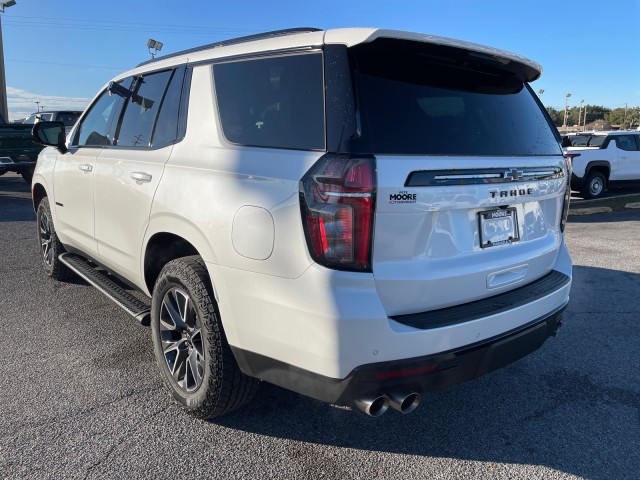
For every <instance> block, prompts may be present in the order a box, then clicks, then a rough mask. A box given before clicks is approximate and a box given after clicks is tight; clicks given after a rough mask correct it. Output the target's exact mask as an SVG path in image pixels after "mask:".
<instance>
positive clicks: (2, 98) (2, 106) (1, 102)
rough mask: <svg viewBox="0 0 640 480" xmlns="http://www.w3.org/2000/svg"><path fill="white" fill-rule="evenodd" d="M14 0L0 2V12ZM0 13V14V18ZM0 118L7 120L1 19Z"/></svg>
mask: <svg viewBox="0 0 640 480" xmlns="http://www.w3.org/2000/svg"><path fill="white" fill-rule="evenodd" d="M15 4H16V0H4V1H1V2H0V13H4V9H5V8H9V7H13V6H14V5H15ZM1 17H2V15H0V18H1ZM0 120H2V123H7V122H8V121H9V108H8V107H7V81H6V80H5V75H4V47H3V45H2V21H1V20H0Z"/></svg>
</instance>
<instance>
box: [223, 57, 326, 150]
mask: <svg viewBox="0 0 640 480" xmlns="http://www.w3.org/2000/svg"><path fill="white" fill-rule="evenodd" d="M213 75H214V81H215V87H216V97H217V99H218V107H219V110H220V119H221V122H222V130H223V132H224V136H225V137H226V139H227V140H229V141H230V142H232V143H236V144H240V145H250V146H259V147H274V148H289V149H297V150H324V148H325V133H324V125H325V121H324V95H323V88H324V87H323V86H324V82H323V70H322V54H320V53H317V54H305V55H290V56H285V57H277V58H268V59H256V60H243V61H236V62H229V63H220V64H216V65H214V67H213Z"/></svg>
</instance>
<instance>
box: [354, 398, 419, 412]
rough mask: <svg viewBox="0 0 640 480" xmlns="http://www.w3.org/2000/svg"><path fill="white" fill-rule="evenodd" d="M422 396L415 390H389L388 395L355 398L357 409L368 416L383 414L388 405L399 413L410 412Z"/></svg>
mask: <svg viewBox="0 0 640 480" xmlns="http://www.w3.org/2000/svg"><path fill="white" fill-rule="evenodd" d="M421 400H422V397H421V396H420V394H419V393H417V392H391V393H390V394H388V395H378V396H370V397H363V398H359V399H357V400H356V402H355V404H356V407H358V409H359V410H361V411H362V412H364V413H366V414H367V415H369V416H370V417H379V416H381V415H383V414H384V413H385V412H386V411H387V410H388V409H389V407H391V408H393V409H394V410H397V411H398V412H400V413H411V412H413V411H414V410H415V409H416V408H418V405H420V401H421Z"/></svg>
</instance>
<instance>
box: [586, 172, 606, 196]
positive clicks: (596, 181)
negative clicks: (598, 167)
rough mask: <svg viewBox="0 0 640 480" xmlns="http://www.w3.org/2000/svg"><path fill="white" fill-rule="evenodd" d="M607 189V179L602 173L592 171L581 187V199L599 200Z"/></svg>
mask: <svg viewBox="0 0 640 480" xmlns="http://www.w3.org/2000/svg"><path fill="white" fill-rule="evenodd" d="M606 189H607V179H606V177H605V176H604V174H603V173H602V172H598V171H594V172H590V173H589V175H587V179H586V180H585V182H584V184H583V186H582V190H581V193H582V197H583V198H584V199H592V198H600V197H602V196H603V195H604V192H605V190H606Z"/></svg>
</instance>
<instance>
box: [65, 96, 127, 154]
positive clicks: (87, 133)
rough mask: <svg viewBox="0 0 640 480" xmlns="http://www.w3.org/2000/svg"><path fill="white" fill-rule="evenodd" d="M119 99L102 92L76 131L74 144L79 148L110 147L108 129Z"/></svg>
mask: <svg viewBox="0 0 640 480" xmlns="http://www.w3.org/2000/svg"><path fill="white" fill-rule="evenodd" d="M119 99H120V97H119V96H118V95H110V94H109V92H108V91H106V90H105V91H104V92H103V93H102V95H100V97H98V99H97V100H96V101H95V102H94V104H93V105H92V106H91V109H90V110H89V112H88V113H87V115H86V116H85V117H84V118H83V119H82V122H81V123H80V126H79V127H78V129H77V131H76V137H75V142H74V144H75V145H77V146H79V147H90V146H100V147H103V146H107V145H111V144H112V142H111V139H110V137H109V127H110V125H111V119H112V115H113V114H114V110H115V109H116V105H117V104H118V101H119Z"/></svg>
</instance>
